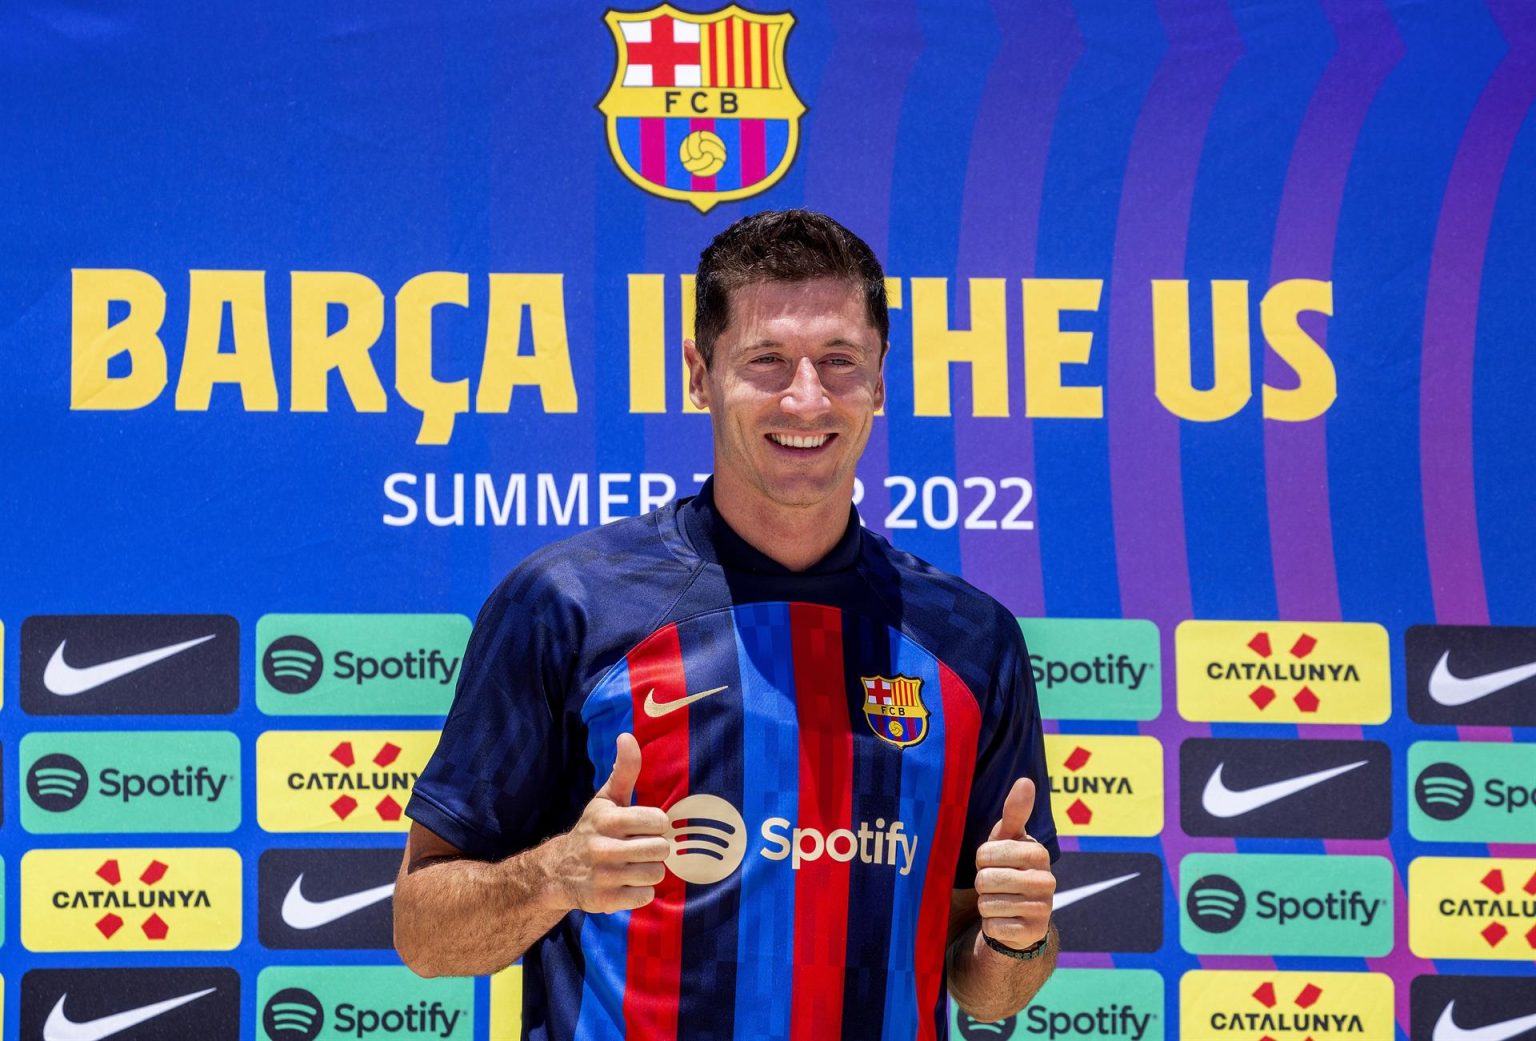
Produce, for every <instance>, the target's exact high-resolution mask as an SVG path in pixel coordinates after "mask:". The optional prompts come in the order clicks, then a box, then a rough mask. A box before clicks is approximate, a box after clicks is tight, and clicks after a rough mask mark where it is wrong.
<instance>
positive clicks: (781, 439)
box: [768, 434, 830, 448]
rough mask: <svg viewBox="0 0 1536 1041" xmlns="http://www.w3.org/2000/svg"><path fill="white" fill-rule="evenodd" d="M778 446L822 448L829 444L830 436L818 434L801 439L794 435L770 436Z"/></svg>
mask: <svg viewBox="0 0 1536 1041" xmlns="http://www.w3.org/2000/svg"><path fill="white" fill-rule="evenodd" d="M768 436H769V437H771V438H772V439H773V443H774V444H776V445H783V446H785V447H786V448H820V447H821V446H822V445H824V444H826V443H827V438H828V437H829V436H830V435H828V434H816V435H814V436H812V437H799V436H796V435H794V434H769V435H768Z"/></svg>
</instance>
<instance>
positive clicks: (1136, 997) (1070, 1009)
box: [949, 969, 1164, 1041]
mask: <svg viewBox="0 0 1536 1041" xmlns="http://www.w3.org/2000/svg"><path fill="white" fill-rule="evenodd" d="M949 1014H950V1031H949V1036H950V1037H952V1038H960V1039H963V1041H1023V1039H1024V1038H1030V1039H1035V1038H1038V1039H1041V1041H1099V1039H1101V1038H1102V1039H1104V1041H1163V1036H1164V1032H1163V1023H1164V1012H1163V977H1162V976H1161V975H1159V974H1158V973H1157V972H1156V971H1155V970H1153V969H1057V970H1056V971H1055V972H1054V973H1052V974H1051V978H1050V979H1049V980H1047V981H1046V983H1045V986H1043V987H1041V988H1040V993H1038V994H1036V995H1035V997H1034V999H1033V1000H1032V1001H1030V1003H1029V1006H1028V1007H1027V1008H1025V1009H1024V1011H1022V1012H1020V1013H1019V1014H1018V1015H1017V1016H1013V1017H1011V1018H1009V1019H1005V1020H1002V1021H1001V1022H998V1023H986V1022H979V1021H977V1020H974V1019H971V1017H970V1016H967V1015H966V1014H965V1013H964V1012H961V1011H960V1009H959V1007H958V1006H957V1005H956V1004H955V1003H954V1002H953V1001H951V1002H950V1008H949Z"/></svg>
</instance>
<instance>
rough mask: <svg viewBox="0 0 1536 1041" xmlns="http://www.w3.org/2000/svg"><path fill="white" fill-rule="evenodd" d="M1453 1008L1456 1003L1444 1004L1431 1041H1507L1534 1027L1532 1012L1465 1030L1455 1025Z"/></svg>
mask: <svg viewBox="0 0 1536 1041" xmlns="http://www.w3.org/2000/svg"><path fill="white" fill-rule="evenodd" d="M1455 1007H1456V1002H1454V1001H1448V1002H1446V1004H1445V1011H1444V1012H1442V1013H1440V1018H1439V1019H1437V1020H1436V1021H1435V1032H1434V1034H1433V1035H1432V1041H1509V1038H1512V1037H1517V1036H1519V1035H1520V1034H1523V1033H1525V1032H1526V1031H1527V1030H1530V1029H1531V1028H1532V1027H1536V1012H1533V1013H1531V1014H1530V1015H1529V1016H1521V1017H1520V1018H1518V1019H1506V1020H1505V1021H1504V1022H1502V1023H1489V1024H1488V1025H1487V1026H1485V1027H1476V1028H1474V1029H1472V1030H1467V1029H1466V1028H1465V1027H1459V1026H1457V1025H1456V1019H1455V1017H1454V1016H1452V1015H1451V1010H1452V1009H1453V1008H1455Z"/></svg>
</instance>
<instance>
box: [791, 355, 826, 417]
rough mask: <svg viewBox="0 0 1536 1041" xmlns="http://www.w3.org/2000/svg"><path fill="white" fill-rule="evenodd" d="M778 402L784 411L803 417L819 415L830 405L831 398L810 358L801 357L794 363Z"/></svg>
mask: <svg viewBox="0 0 1536 1041" xmlns="http://www.w3.org/2000/svg"><path fill="white" fill-rule="evenodd" d="M780 404H781V405H782V406H783V409H784V411H785V412H788V413H790V414H791V415H794V416H799V417H801V418H803V419H804V418H815V417H817V416H820V415H821V414H823V413H824V412H826V411H827V410H828V409H830V408H831V407H832V399H831V398H829V397H828V396H827V389H826V388H825V387H823V386H822V385H821V373H820V372H818V371H817V369H816V363H815V362H814V361H812V360H811V359H810V358H801V359H800V361H799V362H798V363H796V365H795V372H794V375H793V376H792V377H790V381H789V386H788V387H787V388H786V389H785V391H784V396H783V398H782V399H781V400H780Z"/></svg>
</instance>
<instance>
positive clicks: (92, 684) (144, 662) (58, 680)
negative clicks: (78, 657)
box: [43, 633, 218, 698]
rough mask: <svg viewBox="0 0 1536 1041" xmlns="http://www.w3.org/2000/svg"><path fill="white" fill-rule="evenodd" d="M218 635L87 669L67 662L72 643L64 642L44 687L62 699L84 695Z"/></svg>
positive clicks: (45, 674) (50, 662)
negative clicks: (66, 645) (68, 646)
mask: <svg viewBox="0 0 1536 1041" xmlns="http://www.w3.org/2000/svg"><path fill="white" fill-rule="evenodd" d="M217 635H218V634H217V633H211V634H209V635H207V636H200V637H198V638H197V639H195V640H187V641H186V642H184V643H173V644H171V645H170V646H169V647H157V648H155V649H154V650H152V651H144V652H142V653H140V654H130V655H128V657H126V658H114V659H113V660H112V661H104V662H102V663H101V664H99V665H87V666H85V667H84V668H76V667H75V666H73V665H71V664H69V662H67V661H65V660H64V645H65V644H66V643H68V642H69V641H68V640H60V641H59V645H58V646H57V647H55V648H54V651H53V657H51V658H49V659H48V666H47V668H45V669H43V686H45V687H47V688H48V689H49V690H51V691H53V692H54V693H55V694H57V695H59V696H60V697H66V698H67V697H69V696H70V695H72V694H84V693H85V692H86V691H88V690H95V689H96V688H97V687H99V686H101V685H102V684H103V683H111V682H112V681H113V680H117V679H122V678H123V677H124V676H126V675H128V674H129V673H132V672H138V671H139V670H140V669H142V668H145V667H147V666H150V665H153V664H154V663H155V662H157V661H164V660H165V659H166V658H169V657H171V656H172V655H173V654H180V653H181V652H182V651H184V650H187V649H188V648H189V647H196V646H197V645H198V644H200V643H207V642H208V641H209V640H211V639H213V638H214V636H217Z"/></svg>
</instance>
